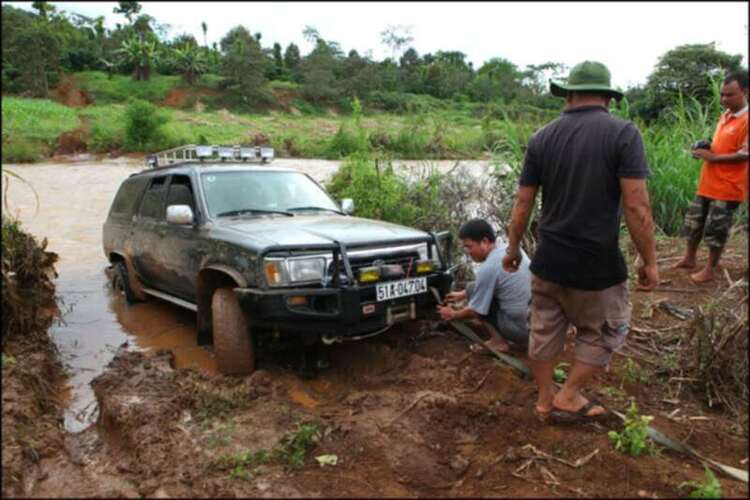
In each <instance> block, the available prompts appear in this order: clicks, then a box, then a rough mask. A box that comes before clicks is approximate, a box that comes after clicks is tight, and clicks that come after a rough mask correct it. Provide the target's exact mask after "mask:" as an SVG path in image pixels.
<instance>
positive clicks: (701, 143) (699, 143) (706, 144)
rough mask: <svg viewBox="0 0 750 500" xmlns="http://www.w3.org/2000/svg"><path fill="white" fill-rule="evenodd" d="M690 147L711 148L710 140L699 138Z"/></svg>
mask: <svg viewBox="0 0 750 500" xmlns="http://www.w3.org/2000/svg"><path fill="white" fill-rule="evenodd" d="M692 149H708V150H710V149H711V141H708V140H706V139H701V140H700V141H697V142H695V143H694V144H693V146H692Z"/></svg>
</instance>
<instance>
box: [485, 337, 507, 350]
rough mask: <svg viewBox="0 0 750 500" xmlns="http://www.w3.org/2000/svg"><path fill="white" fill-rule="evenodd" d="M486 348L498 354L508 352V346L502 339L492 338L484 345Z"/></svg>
mask: <svg viewBox="0 0 750 500" xmlns="http://www.w3.org/2000/svg"><path fill="white" fill-rule="evenodd" d="M484 344H485V345H486V346H487V347H488V348H490V349H492V350H494V351H499V352H508V351H510V345H509V344H508V343H507V342H506V341H505V340H503V338H502V337H493V338H491V339H490V340H488V341H487V342H485V343H484Z"/></svg>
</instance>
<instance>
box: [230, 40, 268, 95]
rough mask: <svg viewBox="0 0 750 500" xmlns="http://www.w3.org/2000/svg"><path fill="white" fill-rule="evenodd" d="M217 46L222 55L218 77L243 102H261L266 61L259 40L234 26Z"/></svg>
mask: <svg viewBox="0 0 750 500" xmlns="http://www.w3.org/2000/svg"><path fill="white" fill-rule="evenodd" d="M220 45H221V48H222V52H223V53H224V59H223V60H222V64H221V74H222V75H224V76H225V77H226V80H225V85H226V86H227V87H228V88H233V89H234V90H235V92H237V93H238V94H239V96H240V97H241V98H242V100H243V101H245V102H248V103H249V102H251V101H258V100H260V99H261V98H263V97H264V92H263V85H264V84H265V82H266V77H265V73H266V59H265V56H264V55H263V51H262V50H261V47H260V43H258V40H256V39H255V38H254V37H253V36H252V35H251V34H250V31H248V30H247V29H246V28H245V27H243V26H236V27H234V28H232V29H231V30H229V33H227V34H226V35H225V36H224V38H222V40H221V43H220Z"/></svg>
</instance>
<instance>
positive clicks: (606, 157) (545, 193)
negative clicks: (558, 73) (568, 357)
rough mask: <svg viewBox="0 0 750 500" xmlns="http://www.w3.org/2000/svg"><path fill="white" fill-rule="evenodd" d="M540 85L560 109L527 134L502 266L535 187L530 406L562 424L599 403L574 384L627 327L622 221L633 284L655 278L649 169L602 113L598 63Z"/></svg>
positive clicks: (649, 285) (604, 81)
mask: <svg viewBox="0 0 750 500" xmlns="http://www.w3.org/2000/svg"><path fill="white" fill-rule="evenodd" d="M550 91H551V92H552V93H553V94H554V95H557V96H561V97H564V98H565V108H564V110H563V113H562V115H561V116H560V117H559V118H557V119H556V120H554V121H553V122H551V123H549V124H547V125H546V126H545V127H543V128H542V129H541V130H539V131H537V132H536V133H535V134H534V135H533V136H532V137H531V138H530V139H529V144H528V148H527V150H526V156H525V159H524V165H523V171H522V173H521V177H520V180H519V188H518V195H517V199H516V203H515V206H514V207H513V214H512V220H511V223H510V228H509V235H508V240H509V242H508V247H507V250H506V255H505V258H504V259H503V267H504V268H505V269H506V270H507V271H513V270H515V269H517V268H518V265H519V263H520V255H521V252H520V248H519V242H520V241H521V237H522V236H523V233H524V232H525V230H526V225H527V223H528V219H529V215H530V214H531V210H532V208H533V206H534V200H535V198H536V194H537V190H538V189H539V188H540V187H541V190H542V213H541V218H540V222H539V243H538V245H537V248H536V252H535V253H534V256H533V258H532V260H531V265H530V268H529V269H530V270H531V272H532V281H531V308H530V319H529V330H530V333H529V359H530V360H531V364H532V369H533V371H534V378H535V380H536V383H537V387H538V389H539V397H538V400H537V403H536V411H537V413H538V414H539V415H541V416H551V417H552V418H553V419H554V420H557V421H562V422H585V421H590V420H593V419H598V418H601V417H602V416H606V410H605V409H604V408H603V407H602V406H601V405H599V404H598V403H597V402H596V401H595V400H593V399H588V398H586V397H585V396H584V395H583V393H582V392H581V390H582V389H583V388H584V387H585V386H586V384H587V383H588V382H589V380H591V377H592V376H593V375H594V374H595V373H596V372H597V371H598V370H600V369H602V368H603V367H605V366H607V365H608V364H609V361H610V358H611V356H612V352H613V351H614V350H615V349H617V348H619V347H620V346H621V345H622V343H623V342H624V341H625V337H626V336H627V333H628V331H629V322H630V307H629V305H628V288H627V276H628V275H627V267H626V264H625V259H624V258H623V255H622V252H621V251H620V248H619V241H618V239H619V233H620V220H621V217H622V215H623V212H624V215H625V221H626V223H627V226H628V229H629V231H630V235H631V238H632V240H633V242H634V243H635V246H636V248H637V249H638V253H639V254H640V257H641V260H642V262H643V263H642V264H641V265H640V266H639V268H638V278H639V279H638V281H639V288H640V289H645V290H650V289H653V288H654V287H655V286H656V284H657V283H658V281H659V277H658V270H657V267H656V247H655V244H654V235H653V227H654V226H653V220H652V216H651V206H650V203H649V199H648V191H647V190H646V180H645V178H646V177H647V176H649V175H650V171H649V167H648V164H647V162H646V154H645V151H644V148H643V141H642V139H641V135H640V132H639V131H638V129H637V128H636V127H635V126H634V125H633V123H631V122H629V121H625V120H621V119H619V118H617V117H614V116H612V115H610V114H609V111H608V107H609V102H610V100H611V99H612V98H614V99H617V100H619V99H621V98H622V93H621V92H619V91H618V90H616V89H614V88H612V85H611V82H610V73H609V70H608V69H607V67H606V66H605V65H604V64H602V63H599V62H593V61H585V62H582V63H580V64H578V65H576V66H575V67H574V68H573V69H572V70H571V72H570V75H569V76H568V80H567V82H566V83H562V82H551V83H550ZM571 325H572V326H575V327H576V335H575V362H574V364H573V366H572V368H571V370H570V373H569V375H568V378H567V380H566V382H565V384H564V385H563V386H562V388H561V389H560V390H559V391H558V392H557V393H555V392H554V385H553V383H552V374H553V371H554V367H555V364H556V358H557V357H558V356H559V355H560V353H561V352H562V350H563V347H564V345H565V337H566V333H567V331H568V330H569V327H570V326H571Z"/></svg>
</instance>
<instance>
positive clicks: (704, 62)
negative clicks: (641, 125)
mask: <svg viewBox="0 0 750 500" xmlns="http://www.w3.org/2000/svg"><path fill="white" fill-rule="evenodd" d="M741 65H742V56H741V55H740V54H737V55H730V54H727V53H726V52H722V51H720V50H717V49H716V45H715V43H713V42H712V43H708V44H692V45H680V46H678V47H676V48H674V49H672V50H670V51H668V52H666V53H665V54H664V55H662V56H661V57H660V58H659V61H658V62H657V64H656V67H655V68H654V71H653V72H652V73H651V74H650V75H649V77H648V80H647V82H646V85H645V92H646V98H645V101H644V102H643V103H642V106H640V109H639V110H638V113H639V114H640V115H641V117H642V118H644V119H646V120H651V119H654V118H657V117H658V116H660V115H661V114H662V113H663V112H664V111H665V110H667V109H669V108H671V107H673V106H674V105H675V103H676V102H677V100H678V99H679V95H680V94H682V95H683V96H691V97H694V98H696V99H698V100H699V101H702V102H705V101H707V100H709V99H710V97H711V92H712V90H711V85H712V83H711V79H712V78H720V77H721V76H723V74H725V73H727V72H730V71H737V70H739V69H740V68H741Z"/></svg>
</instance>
